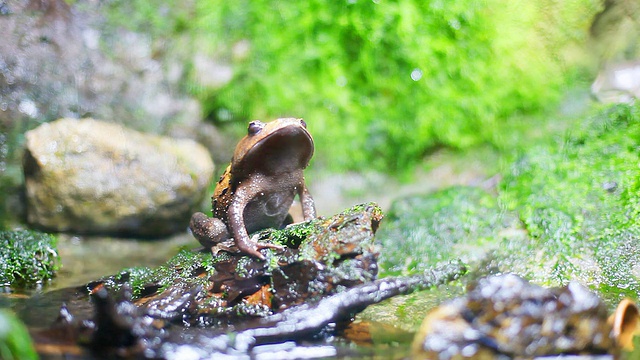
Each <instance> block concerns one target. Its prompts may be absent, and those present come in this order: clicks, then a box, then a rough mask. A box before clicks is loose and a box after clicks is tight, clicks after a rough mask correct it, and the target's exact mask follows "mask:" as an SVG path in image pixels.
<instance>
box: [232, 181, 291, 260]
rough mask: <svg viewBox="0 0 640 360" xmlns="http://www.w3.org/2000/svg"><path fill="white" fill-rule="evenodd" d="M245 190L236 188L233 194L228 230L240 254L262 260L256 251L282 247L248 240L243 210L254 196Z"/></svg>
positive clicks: (280, 248) (261, 256) (262, 257)
mask: <svg viewBox="0 0 640 360" xmlns="http://www.w3.org/2000/svg"><path fill="white" fill-rule="evenodd" d="M246 189H247V188H238V190H237V191H236V193H235V197H234V200H233V201H232V202H231V205H230V206H229V209H228V210H227V219H228V221H229V230H230V232H231V235H232V236H233V240H234V242H235V244H236V247H237V248H238V249H239V250H240V251H241V252H243V253H245V254H247V255H251V256H253V257H256V258H258V259H260V260H264V259H265V257H264V255H262V254H261V253H260V252H259V251H258V250H260V249H265V248H271V249H278V250H282V249H283V247H282V246H278V245H275V244H269V243H260V242H256V241H253V240H251V239H250V238H249V234H248V233H247V228H246V227H245V219H244V209H245V207H246V205H247V203H248V202H249V199H251V198H252V197H253V196H255V195H256V194H253V193H250V192H249V191H248V190H246Z"/></svg>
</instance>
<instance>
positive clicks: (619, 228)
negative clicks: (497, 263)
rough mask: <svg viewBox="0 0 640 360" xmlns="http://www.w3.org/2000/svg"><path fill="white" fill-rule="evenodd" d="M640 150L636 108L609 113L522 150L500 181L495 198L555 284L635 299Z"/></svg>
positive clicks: (639, 231)
mask: <svg viewBox="0 0 640 360" xmlns="http://www.w3.org/2000/svg"><path fill="white" fill-rule="evenodd" d="M639 147H640V107H638V106H635V107H634V106H626V105H621V106H614V107H612V108H610V109H608V110H607V111H603V112H601V113H600V114H598V115H597V116H595V117H594V118H593V120H592V121H591V122H589V123H587V124H586V125H584V126H583V127H582V128H579V129H576V130H574V133H572V134H568V135H567V136H566V137H564V138H563V142H561V143H558V144H556V145H555V146H540V147H537V148H533V149H530V150H528V151H527V153H526V154H524V155H523V156H522V157H521V158H520V159H519V160H518V161H517V162H516V163H515V164H514V165H513V167H512V169H511V173H510V174H509V175H507V176H506V177H505V179H504V181H503V183H502V189H501V197H500V198H501V200H502V202H503V203H504V204H505V205H506V206H507V207H508V208H509V209H513V210H517V211H518V212H519V213H520V217H521V219H522V221H523V222H524V225H525V227H526V229H527V231H528V232H529V235H530V237H531V240H532V244H531V248H532V250H534V251H535V252H536V253H537V254H538V255H537V256H538V257H541V258H542V259H546V261H547V266H548V267H549V268H551V269H552V270H553V274H554V277H555V279H556V280H557V281H560V282H564V281H566V280H568V279H572V278H577V279H580V280H582V281H583V282H584V283H590V284H592V285H593V286H597V287H599V288H600V290H601V291H602V293H604V294H608V295H611V296H616V294H624V295H627V296H633V297H637V294H638V291H640V284H639V283H638V278H637V276H636V275H635V274H634V268H635V267H636V266H637V264H638V263H639V261H640V249H639V248H638V246H637V244H638V242H639V241H640V224H639V223H638V220H637V219H638V215H640V205H638V204H640V192H639V190H640V183H639V180H638V179H640V168H639V167H638V164H640V154H639V153H638V148H639ZM532 254H534V253H532Z"/></svg>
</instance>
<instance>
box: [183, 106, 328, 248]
mask: <svg viewBox="0 0 640 360" xmlns="http://www.w3.org/2000/svg"><path fill="white" fill-rule="evenodd" d="M312 155H313V139H312V137H311V135H310V134H309V132H308V131H307V129H306V124H305V123H304V121H302V119H291V118H287V119H277V120H274V121H272V122H270V123H266V124H265V123H262V122H259V121H253V122H251V123H250V124H249V129H248V134H247V136H245V137H244V138H242V140H240V142H239V143H238V145H237V146H236V150H235V152H234V154H233V159H232V161H231V164H229V166H228V167H227V169H226V170H225V172H224V174H223V175H222V177H221V178H220V180H219V181H218V184H217V185H216V188H215V190H214V193H213V196H212V205H213V216H214V217H213V218H211V217H208V216H206V215H205V214H203V213H195V214H193V216H192V217H191V224H190V228H191V231H192V232H193V235H194V236H195V237H196V239H198V241H200V243H201V244H202V245H204V246H205V247H208V248H211V247H213V246H215V245H216V244H217V243H219V242H221V241H223V240H226V239H228V238H231V237H232V238H233V239H234V242H235V244H236V246H237V247H238V249H240V251H242V252H244V253H246V254H248V255H252V256H255V257H258V258H261V259H262V258H264V256H263V255H262V254H261V253H260V252H259V251H258V250H259V249H261V248H265V247H274V246H273V245H270V244H260V243H256V242H254V241H252V240H251V239H250V238H249V235H248V234H249V233H251V232H254V231H258V230H261V229H265V228H269V227H274V228H280V227H282V226H284V225H286V223H287V221H288V219H289V218H290V217H289V216H288V214H289V208H290V207H291V204H292V202H293V199H294V198H295V196H296V194H297V195H298V196H299V197H300V202H301V203H302V212H303V216H304V219H305V220H309V219H312V218H315V216H316V210H315V206H314V203H313V198H312V197H311V195H310V194H309V191H308V190H307V187H306V185H305V182H304V176H303V170H304V168H306V167H307V165H308V164H309V160H310V159H311V156H312Z"/></svg>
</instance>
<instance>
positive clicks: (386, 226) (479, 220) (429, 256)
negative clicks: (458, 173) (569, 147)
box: [376, 187, 518, 276]
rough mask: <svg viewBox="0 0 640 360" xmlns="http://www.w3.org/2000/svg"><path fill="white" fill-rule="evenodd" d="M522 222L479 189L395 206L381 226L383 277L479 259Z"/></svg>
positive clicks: (451, 191) (417, 198)
mask: <svg viewBox="0 0 640 360" xmlns="http://www.w3.org/2000/svg"><path fill="white" fill-rule="evenodd" d="M517 228H518V224H517V218H516V217H515V216H514V214H510V213H505V212H504V211H502V209H501V208H500V206H499V205H498V202H497V200H496V199H495V197H494V196H493V195H491V194H489V193H487V192H486V191H484V190H482V189H479V188H474V187H453V188H449V189H446V190H443V191H439V192H436V193H433V194H427V195H420V196H412V197H407V198H405V199H400V200H397V201H395V202H394V203H393V205H392V207H391V209H390V210H389V213H388V215H387V217H386V219H385V220H384V221H383V222H382V225H381V226H380V231H379V232H378V234H377V237H376V238H377V241H378V242H379V243H380V244H381V254H380V266H381V274H382V275H383V276H385V275H397V274H412V273H416V272H420V271H424V270H426V269H428V268H430V267H432V266H434V265H436V264H438V263H441V262H443V261H448V260H450V259H455V258H462V259H464V260H465V261H473V260H479V259H481V258H483V257H484V256H485V255H486V254H487V252H489V251H491V250H492V249H498V248H499V247H500V246H501V242H502V240H503V239H511V238H512V237H514V236H517V235H518V234H517V231H516V232H510V230H517Z"/></svg>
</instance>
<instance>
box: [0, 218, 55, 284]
mask: <svg viewBox="0 0 640 360" xmlns="http://www.w3.org/2000/svg"><path fill="white" fill-rule="evenodd" d="M56 244H57V239H56V238H55V237H54V236H53V235H50V234H44V233H40V232H36V231H26V230H20V231H0V249H1V250H0V285H1V286H11V287H24V286H33V285H35V284H37V283H41V282H43V281H45V280H49V279H51V278H53V277H54V276H55V272H56V271H57V270H58V268H59V267H60V258H59V257H58V252H57V250H56Z"/></svg>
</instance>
